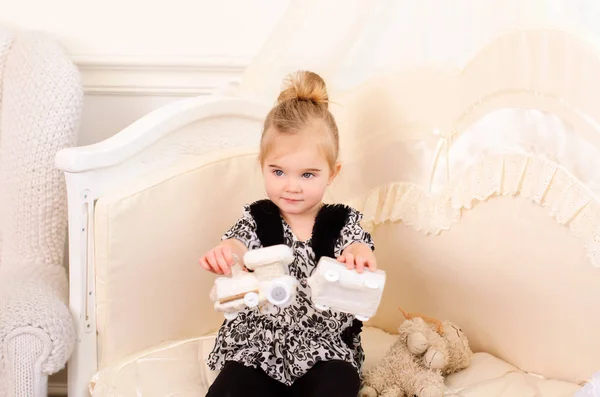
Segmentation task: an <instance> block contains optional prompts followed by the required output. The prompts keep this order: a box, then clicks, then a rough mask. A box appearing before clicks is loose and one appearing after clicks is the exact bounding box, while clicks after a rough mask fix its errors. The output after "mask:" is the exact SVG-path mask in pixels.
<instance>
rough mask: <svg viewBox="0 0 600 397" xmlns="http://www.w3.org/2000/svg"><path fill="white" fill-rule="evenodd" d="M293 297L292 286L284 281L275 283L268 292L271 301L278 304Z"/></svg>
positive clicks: (284, 302)
mask: <svg viewBox="0 0 600 397" xmlns="http://www.w3.org/2000/svg"><path fill="white" fill-rule="evenodd" d="M291 297H292V292H291V290H290V288H289V287H288V286H287V285H285V284H283V283H273V284H272V285H271V287H270V288H269V292H268V294H267V299H268V300H269V302H271V303H272V304H274V305H277V306H282V305H285V304H287V303H288V302H289V300H290V298H291Z"/></svg>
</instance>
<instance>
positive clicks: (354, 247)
mask: <svg viewBox="0 0 600 397" xmlns="http://www.w3.org/2000/svg"><path fill="white" fill-rule="evenodd" d="M337 260H338V261H339V262H341V263H345V264H346V267H347V268H348V269H356V271H357V272H358V273H362V272H363V271H364V269H365V268H368V269H369V270H370V271H372V272H374V271H375V270H377V261H376V259H375V254H373V251H372V250H371V247H369V246H368V245H366V244H364V243H359V242H357V243H352V244H350V245H349V246H348V247H346V249H345V250H344V251H343V252H342V255H340V256H339V257H338V258H337Z"/></svg>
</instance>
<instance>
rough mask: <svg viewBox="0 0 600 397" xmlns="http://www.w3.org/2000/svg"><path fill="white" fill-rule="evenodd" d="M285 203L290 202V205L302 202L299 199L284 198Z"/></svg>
mask: <svg viewBox="0 0 600 397" xmlns="http://www.w3.org/2000/svg"><path fill="white" fill-rule="evenodd" d="M283 200H284V201H286V202H288V203H299V202H300V201H302V200H299V199H289V198H285V197H284V198H283Z"/></svg>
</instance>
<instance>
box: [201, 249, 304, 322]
mask: <svg viewBox="0 0 600 397" xmlns="http://www.w3.org/2000/svg"><path fill="white" fill-rule="evenodd" d="M293 260H294V254H293V252H292V250H291V248H290V247H288V246H287V245H283V244H282V245H275V246H271V247H266V248H259V249H256V250H251V251H248V252H246V254H245V255H244V265H245V266H246V268H247V269H248V270H250V272H246V271H243V270H242V268H241V266H240V265H239V263H236V264H235V265H234V266H233V267H232V276H231V277H218V278H217V279H216V280H215V283H214V287H213V289H212V290H211V299H212V300H213V302H214V308H215V310H216V311H218V312H223V313H224V315H225V318H226V319H228V320H232V319H234V318H235V317H236V316H237V315H238V313H239V312H240V311H241V310H243V309H245V308H246V307H257V306H259V305H265V304H267V302H268V303H271V304H273V305H276V306H281V307H285V306H287V305H288V304H290V303H291V302H292V300H293V298H294V297H295V295H296V286H297V284H298V281H297V280H296V279H295V278H294V277H292V276H290V275H289V274H288V272H287V265H289V264H290V263H291V262H292V261H293Z"/></svg>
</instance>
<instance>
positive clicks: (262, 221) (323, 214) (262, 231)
mask: <svg viewBox="0 0 600 397" xmlns="http://www.w3.org/2000/svg"><path fill="white" fill-rule="evenodd" d="M250 214H251V215H252V217H253V218H254V221H255V223H256V234H257V236H258V239H259V240H260V242H261V244H262V246H263V247H269V246H272V245H277V244H285V239H284V237H283V224H282V222H281V213H280V212H279V208H278V207H277V206H276V205H275V204H274V203H273V202H272V201H271V200H259V201H256V202H254V203H252V204H251V205H250ZM349 215H350V208H349V207H347V206H345V205H343V204H325V205H324V206H323V207H322V208H321V209H320V210H319V213H318V214H317V217H316V218H315V224H314V226H313V232H312V237H311V242H312V244H311V246H312V249H313V251H314V253H315V263H317V262H318V261H319V259H320V258H321V257H322V256H328V257H333V256H334V252H333V251H334V248H335V243H336V241H337V240H338V238H339V236H340V232H341V231H342V228H343V227H344V225H345V224H346V222H347V220H348V216H349ZM361 329H362V322H361V321H359V320H356V319H355V320H354V322H353V324H352V326H350V327H348V328H347V329H346V330H344V334H343V336H342V338H343V340H344V342H346V344H347V345H348V346H353V343H352V340H353V338H354V336H355V335H357V334H359V333H360V332H361Z"/></svg>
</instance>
